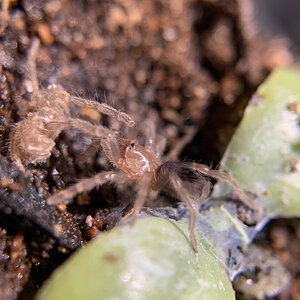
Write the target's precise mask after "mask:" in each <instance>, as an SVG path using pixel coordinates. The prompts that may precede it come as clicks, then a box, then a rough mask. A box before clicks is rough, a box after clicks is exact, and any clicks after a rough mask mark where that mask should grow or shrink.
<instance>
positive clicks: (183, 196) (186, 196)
mask: <svg viewBox="0 0 300 300" xmlns="http://www.w3.org/2000/svg"><path fill="white" fill-rule="evenodd" d="M169 179H170V182H171V184H172V186H173V189H174V192H175V193H176V194H177V195H178V196H179V198H180V200H182V201H184V202H185V203H186V204H187V206H188V209H189V211H190V218H189V230H190V239H191V245H192V247H193V249H194V251H195V252H196V253H197V252H198V242H197V238H196V222H197V218H198V216H199V211H198V209H199V204H198V201H197V199H196V198H194V197H192V196H191V195H190V193H189V191H188V190H186V189H185V188H184V185H183V183H182V180H181V179H180V178H179V176H177V175H175V174H172V175H170V178H169Z"/></svg>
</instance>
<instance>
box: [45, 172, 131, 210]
mask: <svg viewBox="0 0 300 300" xmlns="http://www.w3.org/2000/svg"><path fill="white" fill-rule="evenodd" d="M125 179H126V175H125V174H123V173H121V172H118V171H106V172H101V173H98V174H96V175H95V176H93V177H91V178H85V179H81V180H80V181H79V182H78V183H76V184H74V185H72V186H70V187H68V188H66V189H64V190H62V191H60V192H58V193H57V194H54V195H52V196H50V197H49V198H48V199H47V202H48V204H50V205H59V204H68V203H70V202H71V200H72V199H73V198H74V197H75V196H76V195H78V194H80V193H83V192H88V191H91V190H92V189H93V188H95V187H97V186H101V185H103V184H105V183H108V182H122V181H124V180H125Z"/></svg>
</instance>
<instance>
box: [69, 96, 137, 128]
mask: <svg viewBox="0 0 300 300" xmlns="http://www.w3.org/2000/svg"><path fill="white" fill-rule="evenodd" d="M71 102H72V103H73V104H75V105H78V106H80V107H87V108H91V109H93V110H95V111H97V112H99V113H102V114H105V115H108V116H110V117H113V118H115V119H116V120H118V121H120V122H122V123H124V124H126V125H127V126H128V127H134V126H135V121H134V120H133V118H132V117H131V116H129V115H128V114H126V113H124V112H121V111H119V110H117V109H115V108H114V107H112V106H110V105H107V104H105V103H99V102H96V101H91V100H87V99H84V98H80V97H75V96H71Z"/></svg>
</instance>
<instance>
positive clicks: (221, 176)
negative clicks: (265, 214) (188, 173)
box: [184, 162, 259, 211]
mask: <svg viewBox="0 0 300 300" xmlns="http://www.w3.org/2000/svg"><path fill="white" fill-rule="evenodd" d="M184 164H185V165H186V166H188V167H190V168H193V169H194V170H196V171H198V172H200V173H202V174H204V175H205V176H208V177H212V178H214V179H216V180H221V181H224V182H225V183H227V184H228V185H229V186H231V187H232V188H233V189H234V191H235V193H236V194H237V196H238V198H239V201H240V202H242V203H243V204H244V205H246V206H247V207H249V208H250V209H252V210H254V211H258V210H259V207H258V206H256V205H255V204H254V203H253V202H252V201H251V200H250V199H249V197H248V196H247V195H246V194H245V192H244V191H243V190H242V189H241V188H240V186H239V184H238V182H237V181H236V180H235V179H233V178H232V177H231V176H229V175H228V174H226V173H225V172H222V171H220V170H212V169H210V168H209V167H208V166H206V165H203V164H198V163H193V162H190V163H184Z"/></svg>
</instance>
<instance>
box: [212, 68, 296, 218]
mask: <svg viewBox="0 0 300 300" xmlns="http://www.w3.org/2000/svg"><path fill="white" fill-rule="evenodd" d="M292 103H293V104H296V103H298V105H300V73H299V72H298V71H295V70H292V69H279V70H277V71H275V72H273V73H272V75H271V76H270V77H269V78H268V79H267V80H266V82H265V83H264V84H263V85H261V86H260V88H259V89H258V91H257V94H256V95H254V97H253V98H252V100H251V102H250V104H249V105H248V107H247V109H246V111H245V114H244V117H243V120H242V122H241V124H240V125H239V128H238V130H237V131H236V133H235V134H234V137H233V138H232V140H231V143H230V145H229V147H228V148H227V150H226V153H225V155H224V157H223V160H222V166H223V167H224V169H225V170H227V171H228V172H229V173H230V174H231V175H232V176H233V177H234V178H236V179H237V180H238V181H239V183H240V184H241V186H242V187H243V188H244V189H245V190H247V191H249V192H251V193H252V195H256V196H258V198H259V201H261V202H262V204H263V207H264V209H265V214H266V216H273V215H284V216H300V170H299V168H300V165H299V163H298V170H295V171H291V161H292V160H294V161H297V160H298V161H299V160H300V126H299V125H300V120H299V113H298V114H297V113H296V112H295V111H293V110H291V109H289V108H288V106H289V105H290V104H292ZM296 168H297V166H296ZM227 189H228V188H227V187H226V186H225V185H223V184H218V185H217V186H216V188H215V191H214V195H213V196H215V197H221V196H224V192H226V190H227Z"/></svg>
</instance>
